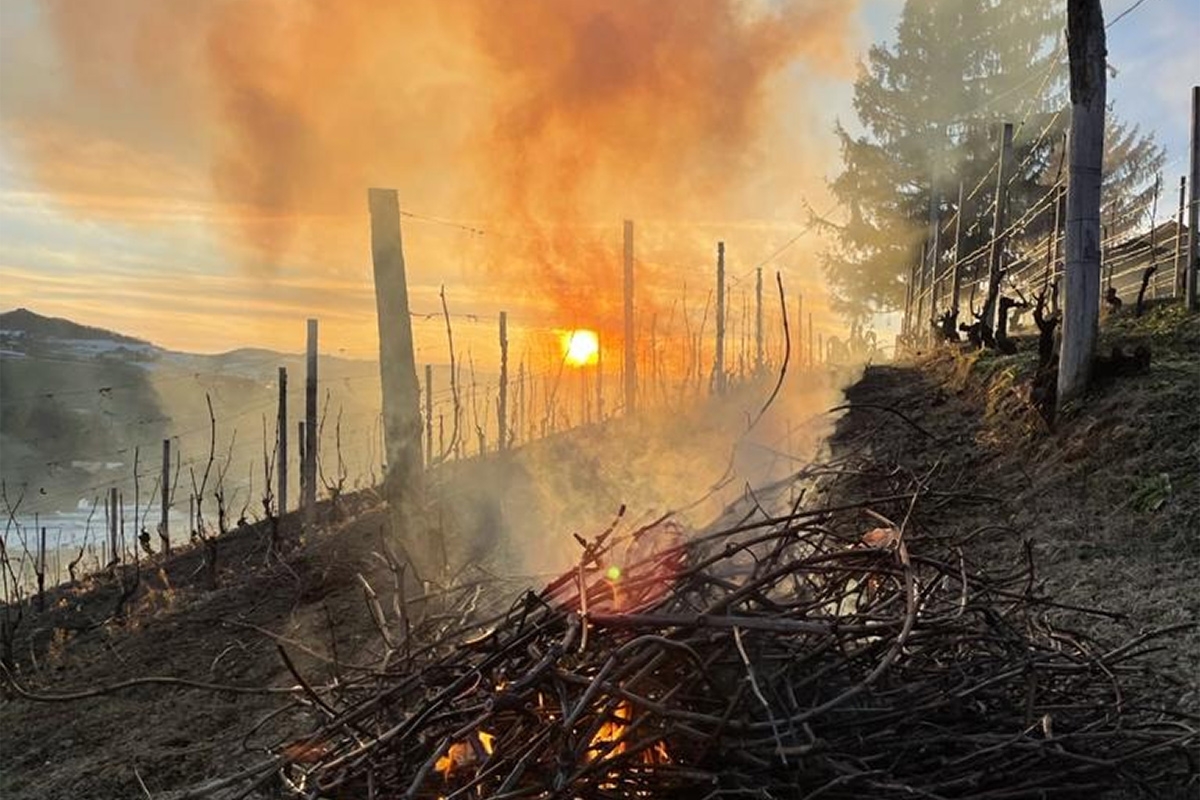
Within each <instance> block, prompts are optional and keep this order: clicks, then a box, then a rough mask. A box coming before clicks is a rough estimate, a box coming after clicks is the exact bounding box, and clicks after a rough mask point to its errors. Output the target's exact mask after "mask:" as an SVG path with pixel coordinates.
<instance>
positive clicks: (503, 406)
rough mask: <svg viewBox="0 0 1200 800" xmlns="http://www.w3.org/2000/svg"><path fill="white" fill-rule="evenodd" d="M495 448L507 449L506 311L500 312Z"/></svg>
mask: <svg viewBox="0 0 1200 800" xmlns="http://www.w3.org/2000/svg"><path fill="white" fill-rule="evenodd" d="M496 430H497V432H498V434H499V440H498V442H497V444H496V449H497V450H499V451H501V452H503V451H505V450H507V449H508V443H509V438H508V430H509V428H508V312H507V311H501V312H500V397H499V398H498V399H497V400H496Z"/></svg>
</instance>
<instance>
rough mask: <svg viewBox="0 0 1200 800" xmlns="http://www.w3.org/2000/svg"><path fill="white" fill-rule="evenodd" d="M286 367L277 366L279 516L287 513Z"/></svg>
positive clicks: (277, 499) (276, 491) (276, 461)
mask: <svg viewBox="0 0 1200 800" xmlns="http://www.w3.org/2000/svg"><path fill="white" fill-rule="evenodd" d="M287 383H288V374H287V367H280V368H279V410H278V411H277V412H276V415H277V416H276V420H275V430H277V431H278V432H279V433H278V439H279V440H278V441H277V442H276V443H275V464H276V465H277V466H278V469H279V474H278V476H277V477H278V484H277V486H278V487H279V488H278V489H276V490H275V494H276V508H277V513H278V514H279V516H281V517H282V516H283V515H284V514H286V513H287V507H288V413H287Z"/></svg>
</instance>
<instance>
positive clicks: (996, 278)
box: [980, 122, 1013, 342]
mask: <svg viewBox="0 0 1200 800" xmlns="http://www.w3.org/2000/svg"><path fill="white" fill-rule="evenodd" d="M1012 149H1013V126H1012V123H1011V122H1006V123H1004V133H1003V135H1002V137H1001V142H1000V163H999V164H998V165H997V169H996V171H997V173H998V175H997V177H996V208H995V213H994V214H993V216H992V242H991V249H990V251H989V253H988V292H987V299H986V300H985V301H984V304H983V319H982V320H980V322H981V325H982V327H983V340H984V341H985V342H990V341H991V340H992V332H993V331H995V330H996V310H997V306H996V304H997V301H998V300H999V296H1000V279H1001V278H1002V277H1003V267H1004V245H1005V239H1006V238H1007V237H1006V236H1005V235H1004V227H1005V225H1006V224H1007V219H1008V217H1007V209H1008V171H1009V165H1010V164H1011V163H1012Z"/></svg>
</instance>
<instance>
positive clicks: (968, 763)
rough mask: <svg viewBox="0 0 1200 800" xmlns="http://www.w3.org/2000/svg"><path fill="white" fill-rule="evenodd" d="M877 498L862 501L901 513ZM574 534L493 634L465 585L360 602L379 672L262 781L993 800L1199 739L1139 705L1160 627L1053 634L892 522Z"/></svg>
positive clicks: (1066, 793)
mask: <svg viewBox="0 0 1200 800" xmlns="http://www.w3.org/2000/svg"><path fill="white" fill-rule="evenodd" d="M888 499H889V500H890V501H892V502H891V504H890V505H888V504H881V503H879V502H876V503H874V504H873V508H890V509H899V510H900V511H901V512H904V509H905V507H907V508H908V510H909V511H911V509H912V507H913V505H915V504H916V502H917V500H918V498H917V497H915V496H914V497H913V498H912V499H911V501H908V500H902V499H901V498H898V497H892V498H888ZM872 519H874V520H875V522H873V523H872V522H871V520H872ZM849 530H855V531H856V533H855V534H854V535H853V536H852V537H851V536H848V535H847V533H846V532H847V531H849ZM580 543H581V545H582V546H583V550H582V553H583V555H582V558H581V560H580V564H579V566H578V568H577V569H574V570H572V571H571V572H569V573H568V574H565V575H563V576H562V577H561V578H560V579H558V580H556V581H555V582H553V583H551V584H550V585H549V586H548V587H547V588H545V589H544V590H543V591H541V592H539V593H533V592H529V593H526V594H525V595H523V596H521V597H520V598H519V599H518V600H517V601H516V602H515V603H514V604H513V605H512V606H511V607H509V608H506V609H505V610H504V612H503V613H501V614H497V615H493V616H491V617H490V618H488V619H480V617H482V616H484V615H483V614H482V613H481V612H480V611H479V608H478V607H479V605H480V603H479V600H480V589H479V587H474V588H464V589H462V590H460V591H458V592H457V593H451V595H450V596H448V597H446V598H444V599H443V601H442V603H441V605H440V607H439V608H438V613H431V612H430V611H429V610H428V609H426V611H425V612H424V614H425V616H424V617H423V618H417V615H416V614H415V613H414V609H413V607H412V606H409V607H403V606H404V604H403V603H401V602H400V600H399V598H397V601H396V602H395V603H394V604H391V605H392V608H391V610H390V611H388V612H385V610H384V609H385V608H386V607H387V606H388V605H389V601H387V599H386V598H384V599H380V600H374V599H373V600H372V605H373V608H374V612H373V613H374V614H375V615H376V617H377V620H378V621H379V622H380V624H381V626H390V630H389V629H387V628H381V630H383V632H384V633H385V635H386V638H387V639H388V642H389V646H388V656H387V658H386V659H385V662H384V663H382V664H380V665H379V667H378V668H377V669H376V670H374V671H373V672H371V673H368V674H364V675H363V676H362V677H361V678H359V679H356V680H353V681H347V682H345V683H343V684H342V685H340V686H338V687H337V688H336V690H334V691H332V692H325V691H321V692H318V691H313V693H312V702H313V706H314V708H315V709H319V710H320V711H321V713H322V714H323V716H324V721H323V722H322V723H321V724H320V725H319V726H318V727H317V728H316V730H315V731H314V732H313V733H311V734H310V735H308V736H305V737H303V738H300V739H294V740H292V741H290V742H288V743H287V744H286V745H284V746H282V747H280V748H279V749H278V750H277V751H276V752H277V756H276V759H275V761H274V766H273V768H272V769H271V770H270V772H271V774H272V775H273V776H274V775H278V776H281V777H282V779H283V781H284V783H285V785H286V787H287V789H288V790H289V791H290V792H292V793H294V795H295V796H299V797H313V798H317V797H361V798H371V799H372V800H374V798H400V797H403V798H435V797H436V798H460V797H461V798H476V797H492V798H495V797H513V798H516V797H563V798H629V797H683V796H686V797H690V798H701V797H739V796H741V797H789V798H790V797H822V798H841V797H866V796H869V797H905V798H910V797H926V798H936V797H957V798H963V797H970V798H989V800H999V798H1016V797H1051V796H1052V797H1070V796H1074V795H1075V794H1086V793H1089V792H1093V793H1094V792H1095V791H1096V790H1097V789H1100V788H1105V787H1110V786H1112V785H1113V784H1114V783H1115V782H1118V781H1119V782H1120V783H1121V784H1122V785H1126V786H1130V787H1133V788H1134V789H1136V788H1137V787H1139V786H1140V787H1142V788H1144V789H1145V790H1146V792H1147V794H1150V795H1153V794H1154V792H1155V791H1156V787H1161V786H1163V785H1168V784H1169V785H1174V786H1183V785H1184V784H1185V783H1186V782H1187V780H1188V775H1189V774H1191V775H1193V778H1192V779H1193V780H1194V771H1195V764H1194V763H1189V760H1188V756H1187V753H1188V751H1189V750H1192V751H1194V748H1195V746H1196V744H1197V743H1198V742H1200V739H1198V737H1197V731H1196V729H1195V727H1194V726H1193V725H1192V724H1191V723H1190V722H1189V720H1188V719H1187V718H1184V717H1173V716H1172V715H1171V714H1170V712H1168V711H1164V710H1161V709H1160V710H1155V709H1153V708H1152V707H1151V705H1150V703H1149V702H1148V701H1147V700H1146V699H1145V698H1146V697H1147V692H1148V690H1149V688H1150V687H1152V686H1153V685H1154V679H1153V677H1152V676H1151V675H1150V674H1149V673H1148V672H1147V670H1146V669H1145V668H1143V667H1142V666H1140V665H1139V658H1138V656H1139V654H1140V653H1142V652H1143V651H1145V650H1146V649H1147V648H1149V647H1153V646H1155V644H1156V642H1154V641H1152V640H1155V639H1157V638H1159V637H1163V636H1169V635H1170V633H1171V631H1169V630H1167V631H1159V632H1156V633H1149V634H1144V635H1142V636H1139V637H1138V638H1136V639H1134V640H1132V641H1128V642H1125V643H1124V644H1122V645H1120V646H1115V647H1112V646H1110V647H1104V646H1101V645H1100V644H1099V643H1097V642H1095V641H1093V640H1091V639H1089V638H1088V637H1086V636H1085V635H1083V634H1081V633H1078V632H1074V631H1069V630H1065V629H1063V628H1061V627H1057V626H1055V625H1054V623H1053V619H1054V617H1055V616H1056V614H1057V613H1058V612H1061V611H1062V610H1063V609H1062V607H1059V606H1056V605H1055V604H1054V603H1052V602H1050V601H1049V600H1047V599H1045V598H1040V597H1036V596H1034V594H1033V591H1034V589H1033V587H1034V583H1033V579H1032V574H1031V569H1032V566H1031V565H1026V566H1025V567H1023V568H1020V569H1016V570H1014V571H1012V572H1011V573H1010V574H1004V575H990V576H987V577H985V576H984V575H983V574H982V572H981V571H980V570H978V569H976V568H975V567H974V566H973V565H972V564H971V563H970V562H969V561H968V560H966V559H965V558H964V555H963V548H961V547H960V546H959V545H960V543H961V542H956V541H954V540H953V539H951V538H947V537H937V536H934V535H932V534H926V533H921V532H918V530H917V529H916V527H915V526H909V525H908V523H907V517H905V521H902V522H892V521H890V520H888V519H886V518H884V517H881V516H879V515H878V514H875V512H874V511H873V510H871V508H869V507H868V504H861V505H857V506H842V507H841V508H824V509H820V510H810V511H801V510H799V509H798V507H793V508H792V509H791V511H790V513H785V514H783V515H782V516H780V517H776V518H769V519H768V518H763V516H762V515H761V514H759V515H758V517H757V521H745V522H743V523H741V524H734V525H730V526H728V527H727V529H724V530H719V531H707V532H700V533H698V534H692V535H689V536H686V537H685V536H684V535H683V534H682V531H680V530H679V529H678V528H677V527H675V526H674V525H673V524H672V523H670V522H660V523H658V524H655V525H653V526H650V527H646V528H642V529H640V530H636V531H630V532H627V533H624V534H616V533H613V532H612V531H610V532H606V533H604V534H602V535H600V536H598V537H596V538H595V539H594V540H591V541H585V540H583V539H581V540H580ZM483 591H484V592H485V593H486V591H487V589H484V590H483ZM1080 611H1082V610H1081V609H1074V610H1073V612H1072V613H1078V612H1080ZM389 617H392V618H394V619H392V620H391V622H389V621H388V619H389ZM256 777H260V778H261V777H265V776H264V775H263V774H262V773H259V775H258V776H256ZM260 785H261V784H260Z"/></svg>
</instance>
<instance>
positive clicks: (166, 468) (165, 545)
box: [158, 439, 171, 556]
mask: <svg viewBox="0 0 1200 800" xmlns="http://www.w3.org/2000/svg"><path fill="white" fill-rule="evenodd" d="M159 483H160V484H161V488H162V516H161V518H160V519H159V522H158V538H159V540H160V541H161V542H162V551H163V555H164V556H169V555H171V523H170V517H169V512H170V509H171V440H170V439H163V440H162V477H161V478H159Z"/></svg>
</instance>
